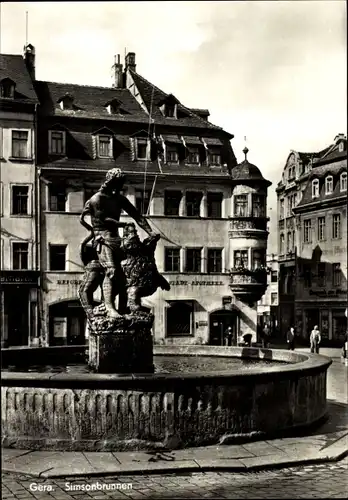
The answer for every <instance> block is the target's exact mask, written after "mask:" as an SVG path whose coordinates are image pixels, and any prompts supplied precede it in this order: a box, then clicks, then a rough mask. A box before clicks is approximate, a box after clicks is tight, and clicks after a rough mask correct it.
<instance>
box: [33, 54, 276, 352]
mask: <svg viewBox="0 0 348 500" xmlns="http://www.w3.org/2000/svg"><path fill="white" fill-rule="evenodd" d="M113 75H114V81H113V85H112V87H91V86H86V85H73V84H65V83H55V82H46V81H39V80H35V79H34V80H33V85H34V89H35V92H36V95H37V99H38V102H39V104H38V107H37V158H36V160H37V164H36V168H37V187H38V189H37V194H36V198H37V207H38V210H37V212H38V217H39V220H38V225H39V227H40V232H39V234H38V238H37V243H38V246H39V250H40V252H39V255H40V270H41V274H40V280H41V281H40V294H39V298H38V303H39V306H40V307H39V310H40V343H41V345H66V344H82V343H85V340H86V334H85V332H86V319H85V314H84V311H83V309H82V307H81V306H80V303H79V300H78V289H79V286H80V284H81V282H82V279H83V274H84V269H83V264H82V262H81V259H80V244H81V242H82V240H83V239H84V238H85V237H86V236H87V232H86V230H85V229H84V228H83V226H82V225H81V224H80V222H79V216H80V214H81V212H82V210H83V207H84V204H85V202H86V201H87V200H88V199H89V197H90V196H91V195H92V194H94V193H95V192H96V190H97V189H99V187H100V185H101V184H102V182H103V180H104V178H105V174H106V172H107V171H108V170H109V169H110V168H114V167H119V168H121V169H122V170H123V171H124V172H125V174H126V177H127V181H126V189H125V195H126V196H127V198H128V199H129V200H130V201H131V202H132V203H133V204H134V205H135V206H136V207H137V208H138V209H139V211H141V212H142V213H143V214H144V215H146V217H147V218H148V221H149V223H150V225H151V226H152V228H153V230H154V231H155V232H158V233H160V235H161V239H160V241H159V243H158V245H157V250H156V255H155V257H156V261H157V265H158V268H159V271H160V272H161V273H163V275H164V276H165V277H166V279H167V280H168V281H169V282H170V285H171V289H170V291H162V290H158V291H157V292H156V293H155V294H154V295H152V296H151V297H148V298H145V299H143V304H144V306H146V307H148V308H149V309H150V310H151V311H152V312H153V313H154V316H155V323H154V327H153V334H154V341H155V342H158V343H183V344H187V343H196V344H200V343H210V344H216V345H220V344H222V343H223V336H224V333H225V331H226V330H227V327H228V326H232V328H233V330H234V333H235V335H236V336H242V335H243V334H245V333H251V334H252V335H253V338H254V340H256V324H257V312H256V302H257V300H259V298H260V297H261V296H262V294H263V293H264V291H265V289H266V286H267V276H266V248H267V236H268V232H267V227H266V226H267V217H266V209H267V188H268V186H269V185H270V182H269V181H267V180H265V179H264V178H263V176H262V174H261V172H260V170H259V169H258V168H257V167H256V166H255V165H252V164H251V163H249V161H248V159H247V153H248V151H247V150H245V151H244V154H245V159H244V161H242V162H241V163H240V164H238V162H237V160H236V157H235V154H234V152H233V149H232V147H231V143H230V141H231V139H232V138H233V135H231V134H229V133H227V132H226V131H224V130H223V129H222V128H221V127H218V126H215V125H213V124H212V123H211V122H210V121H209V120H208V117H209V111H208V110H206V109H191V108H188V107H186V106H184V105H183V104H181V103H180V102H179V100H178V99H177V98H176V97H175V96H174V95H172V94H166V93H164V92H162V91H161V90H160V89H158V88H157V87H156V86H154V85H152V84H151V83H150V82H148V81H147V80H146V79H145V78H143V77H142V76H141V75H139V73H138V72H137V71H136V64H135V54H134V53H129V54H128V55H127V56H126V58H125V64H124V65H123V64H121V63H120V60H119V57H118V59H117V60H115V64H114V66H113ZM121 218H122V220H124V221H127V220H128V219H129V218H128V216H127V214H122V215H121ZM139 235H140V237H141V238H143V237H145V236H146V235H145V234H144V233H143V232H142V230H140V229H139ZM99 300H100V291H99V292H97V293H96V295H95V301H96V303H98V301H99Z"/></svg>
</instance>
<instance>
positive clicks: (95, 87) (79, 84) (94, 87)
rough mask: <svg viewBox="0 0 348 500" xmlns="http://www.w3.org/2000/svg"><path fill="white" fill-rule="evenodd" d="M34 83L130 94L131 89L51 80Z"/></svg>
mask: <svg viewBox="0 0 348 500" xmlns="http://www.w3.org/2000/svg"><path fill="white" fill-rule="evenodd" d="M34 83H51V84H53V85H70V86H72V87H83V88H90V89H91V88H92V89H100V90H112V91H120V90H126V91H127V92H129V89H126V88H117V87H102V86H100V85H86V84H82V83H68V82H52V81H50V80H35V82H34Z"/></svg>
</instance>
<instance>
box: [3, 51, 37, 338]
mask: <svg viewBox="0 0 348 500" xmlns="http://www.w3.org/2000/svg"><path fill="white" fill-rule="evenodd" d="M34 61H35V51H34V47H33V46H32V45H27V46H26V47H24V56H22V55H11V54H0V216H1V248H0V257H1V276H0V308H1V315H0V328H1V345H2V346H3V347H7V346H18V345H36V344H37V343H38V287H39V272H38V271H39V248H38V225H37V223H38V219H37V217H36V209H35V208H36V207H35V203H36V199H35V197H36V189H35V184H36V176H35V141H36V134H35V132H36V130H35V129H36V107H37V104H38V100H37V97H36V93H35V90H34V87H33V83H32V78H35V63H34Z"/></svg>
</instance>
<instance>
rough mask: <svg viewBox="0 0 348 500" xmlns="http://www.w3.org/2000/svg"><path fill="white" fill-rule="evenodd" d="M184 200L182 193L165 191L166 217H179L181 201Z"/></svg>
mask: <svg viewBox="0 0 348 500" xmlns="http://www.w3.org/2000/svg"><path fill="white" fill-rule="evenodd" d="M181 198H182V193H181V191H174V190H173V191H165V192H164V215H168V216H178V215H179V207H180V201H181Z"/></svg>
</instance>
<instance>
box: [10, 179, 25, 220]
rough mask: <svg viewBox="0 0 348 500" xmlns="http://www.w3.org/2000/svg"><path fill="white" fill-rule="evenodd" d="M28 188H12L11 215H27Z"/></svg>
mask: <svg viewBox="0 0 348 500" xmlns="http://www.w3.org/2000/svg"><path fill="white" fill-rule="evenodd" d="M28 198H29V186H12V207H11V208H12V215H28V212H29V210H28Z"/></svg>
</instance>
